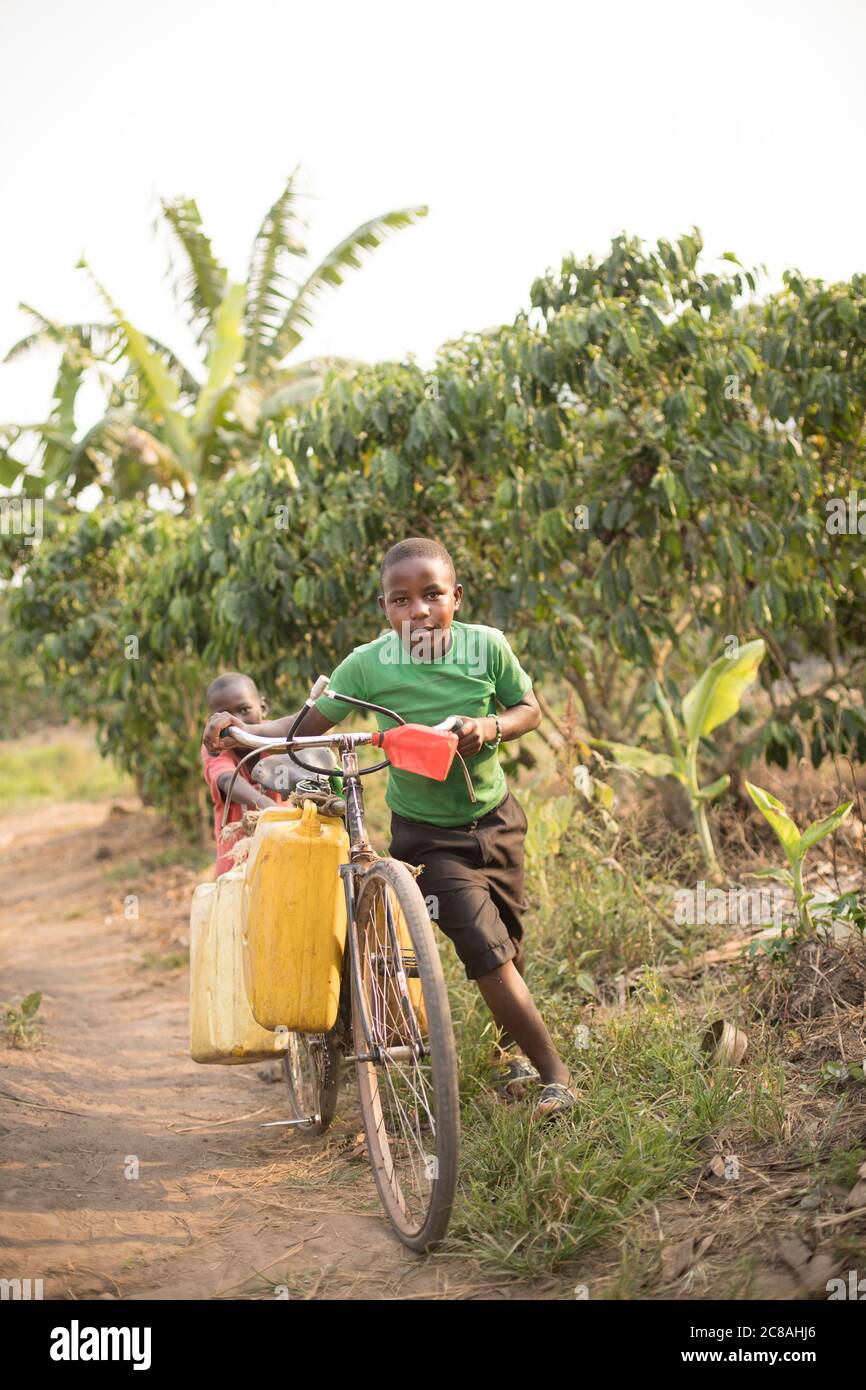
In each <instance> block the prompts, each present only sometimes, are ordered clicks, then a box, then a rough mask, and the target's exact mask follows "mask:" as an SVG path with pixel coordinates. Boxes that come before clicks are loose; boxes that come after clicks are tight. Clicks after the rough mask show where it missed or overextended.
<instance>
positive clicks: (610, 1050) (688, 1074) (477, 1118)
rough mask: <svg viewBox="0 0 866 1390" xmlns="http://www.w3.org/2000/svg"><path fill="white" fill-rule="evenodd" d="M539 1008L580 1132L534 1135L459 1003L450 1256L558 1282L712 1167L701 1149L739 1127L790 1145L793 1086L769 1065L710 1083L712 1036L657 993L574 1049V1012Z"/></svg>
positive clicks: (471, 1010)
mask: <svg viewBox="0 0 866 1390" xmlns="http://www.w3.org/2000/svg"><path fill="white" fill-rule="evenodd" d="M536 997H537V1000H538V1003H539V1006H540V1007H541V1009H542V1012H543V1014H544V1016H545V1019H546V1021H547V1022H548V1024H549V1026H551V1029H552V1032H553V1033H554V1036H555V1038H556V1040H557V1043H558V1045H559V1047H560V1050H561V1052H562V1055H563V1057H564V1059H565V1061H566V1063H567V1065H568V1066H569V1069H570V1070H571V1073H572V1077H573V1080H574V1083H575V1085H576V1087H577V1088H578V1090H579V1091H580V1092H582V1096H581V1099H580V1102H579V1109H578V1110H577V1112H576V1119H575V1120H571V1119H568V1120H564V1121H560V1122H558V1123H557V1124H556V1125H550V1126H547V1127H538V1126H532V1125H531V1124H530V1122H529V1110H530V1107H529V1105H528V1104H526V1103H520V1104H517V1105H513V1106H511V1105H509V1106H506V1105H503V1104H502V1103H501V1102H500V1101H498V1099H496V1098H495V1097H494V1096H493V1095H492V1094H491V1092H490V1088H489V1084H488V1083H487V1080H486V1072H487V1064H488V1058H489V1050H490V1041H491V1029H490V1028H489V1026H488V1022H487V1020H486V1018H485V1017H484V1012H483V1011H482V1006H481V1005H480V1001H478V1002H477V1003H476V1001H475V1000H474V999H472V998H471V997H469V998H468V999H467V1000H466V1001H465V1003H464V1002H463V1001H462V999H458V1000H457V1001H455V1002H456V1005H457V1007H456V1009H455V1013H456V1014H457V1015H458V1017H457V1018H456V1019H455V1023H456V1031H457V1034H458V1037H460V1039H461V1069H462V1073H463V1075H462V1077H461V1096H462V1102H463V1116H462V1125H463V1141H462V1153H461V1177H462V1181H461V1191H460V1199H459V1202H458V1205H457V1208H456V1211H455V1214H454V1219H453V1221H452V1225H451V1230H450V1233H449V1237H448V1241H447V1245H448V1248H449V1249H450V1250H451V1251H452V1252H454V1253H461V1254H465V1255H470V1256H472V1257H473V1258H474V1259H476V1260H478V1261H479V1262H480V1263H481V1265H482V1266H486V1267H488V1268H491V1269H495V1270H496V1271H497V1272H501V1273H507V1274H509V1275H511V1276H512V1277H519V1276H534V1275H542V1274H545V1273H550V1272H551V1271H553V1270H555V1269H556V1268H557V1267H558V1266H562V1265H564V1264H566V1263H569V1262H573V1261H575V1260H576V1259H578V1257H580V1256H581V1255H582V1254H584V1253H585V1252H586V1251H588V1250H589V1249H590V1248H591V1247H593V1246H595V1245H597V1244H599V1242H601V1241H602V1240H603V1238H605V1237H611V1236H612V1235H613V1232H614V1230H615V1228H617V1227H618V1226H620V1224H621V1223H622V1222H623V1221H625V1220H626V1219H627V1218H629V1217H630V1216H631V1215H633V1214H635V1213H636V1212H637V1211H639V1210H641V1209H642V1208H644V1207H645V1205H646V1203H647V1202H650V1201H653V1200H655V1199H658V1198H659V1197H661V1196H663V1195H665V1194H670V1193H672V1192H673V1191H675V1190H676V1187H677V1184H678V1183H679V1182H680V1181H681V1180H683V1179H684V1178H685V1177H686V1175H687V1174H688V1173H689V1172H690V1171H691V1170H693V1169H694V1167H695V1165H696V1164H697V1163H698V1162H699V1161H700V1157H701V1156H700V1151H699V1150H698V1148H697V1145H698V1141H699V1140H701V1139H702V1138H704V1137H705V1136H706V1135H709V1134H713V1133H715V1132H717V1131H718V1130H720V1129H722V1128H723V1127H728V1126H729V1125H731V1124H732V1123H734V1122H740V1123H741V1124H743V1125H745V1126H747V1127H748V1128H749V1130H750V1131H751V1132H752V1134H753V1135H754V1136H755V1137H766V1136H769V1135H774V1136H775V1135H778V1133H779V1131H780V1126H781V1121H782V1106H781V1101H782V1076H781V1072H780V1070H779V1069H778V1068H777V1067H776V1066H775V1065H774V1063H773V1061H772V1058H769V1057H766V1058H758V1059H756V1064H755V1065H753V1067H752V1069H751V1071H750V1073H749V1076H748V1077H747V1078H746V1079H745V1081H744V1078H743V1077H742V1075H741V1074H735V1073H730V1072H728V1073H725V1072H723V1071H722V1072H718V1071H716V1072H709V1071H708V1070H707V1067H706V1064H705V1063H704V1062H703V1060H702V1058H701V1055H700V1051H699V1042H700V1028H699V1027H698V1026H697V1025H696V1024H695V1022H694V1021H690V1020H689V1019H688V1018H687V1017H684V1016H683V1012H682V1010H681V1008H680V1007H679V1005H678V1001H677V1000H676V999H675V998H673V997H668V996H666V995H665V992H664V991H663V990H662V989H661V988H660V986H659V985H658V982H657V981H652V980H649V981H648V982H647V984H646V986H645V987H644V988H643V989H642V990H641V991H640V992H639V994H638V996H636V997H635V996H633V997H632V999H631V1001H630V1003H629V1006H628V1008H627V1009H625V1010H623V1011H622V1012H618V1013H612V1014H610V1015H608V1017H607V1018H606V1019H605V1021H604V1022H601V1023H599V1024H596V1025H591V1026H590V1028H589V1035H588V1046H586V1047H584V1046H581V1045H580V1043H579V1042H578V1041H577V1039H576V1037H575V1032H574V1027H573V1020H574V1018H575V1015H573V1014H572V1015H571V1021H572V1028H571V1033H570V1034H569V1031H568V1024H567V1020H568V1018H569V1015H568V1010H567V1008H566V1009H563V1008H562V1006H561V1000H558V999H556V998H555V997H552V996H550V995H546V996H542V995H541V994H538V995H537V996H536Z"/></svg>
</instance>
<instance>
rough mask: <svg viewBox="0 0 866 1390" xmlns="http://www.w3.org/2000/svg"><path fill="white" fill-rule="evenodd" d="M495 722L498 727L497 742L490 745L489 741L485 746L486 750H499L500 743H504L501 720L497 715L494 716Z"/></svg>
mask: <svg viewBox="0 0 866 1390" xmlns="http://www.w3.org/2000/svg"><path fill="white" fill-rule="evenodd" d="M493 722H494V724H495V725H496V742H495V743H490V741H489V740H488V741H487V742H485V744H484V747H485V748H498V747H499V745H500V743H501V742H502V725H501V724H500V723H499V720H498V718H497V717H496V715H495V714H494V715H493Z"/></svg>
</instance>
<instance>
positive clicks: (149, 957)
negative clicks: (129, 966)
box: [138, 951, 189, 970]
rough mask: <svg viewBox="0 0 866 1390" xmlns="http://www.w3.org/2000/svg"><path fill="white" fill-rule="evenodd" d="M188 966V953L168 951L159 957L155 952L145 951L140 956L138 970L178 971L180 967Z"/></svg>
mask: <svg viewBox="0 0 866 1390" xmlns="http://www.w3.org/2000/svg"><path fill="white" fill-rule="evenodd" d="M184 965H189V951H168V952H167V953H166V954H165V955H159V954H158V953H157V952H156V951H147V952H146V953H145V955H144V956H142V959H141V963H140V965H139V967H138V968H139V970H179V969H180V968H181V966H184Z"/></svg>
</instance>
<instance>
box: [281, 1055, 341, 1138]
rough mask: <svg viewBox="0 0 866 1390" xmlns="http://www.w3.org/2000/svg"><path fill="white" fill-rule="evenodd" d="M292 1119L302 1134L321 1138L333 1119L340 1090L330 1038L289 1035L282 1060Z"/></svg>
mask: <svg viewBox="0 0 866 1390" xmlns="http://www.w3.org/2000/svg"><path fill="white" fill-rule="evenodd" d="M283 1064H284V1066H285V1072H286V1086H287V1088H288V1092H289V1104H290V1106H291V1108H292V1118H293V1119H295V1120H309V1123H308V1124H302V1125H295V1126H294V1128H295V1129H297V1130H299V1131H300V1132H301V1133H302V1134H324V1133H325V1130H326V1129H327V1128H328V1126H329V1125H330V1123H331V1121H332V1120H333V1118H334V1111H335V1110H336V1108H337V1094H338V1092H339V1088H340V1054H339V1052H338V1051H337V1046H336V1043H335V1041H334V1039H333V1038H332V1037H331V1035H330V1034H326V1033H290V1034H289V1041H288V1047H287V1048H286V1054H285V1057H284V1058H283Z"/></svg>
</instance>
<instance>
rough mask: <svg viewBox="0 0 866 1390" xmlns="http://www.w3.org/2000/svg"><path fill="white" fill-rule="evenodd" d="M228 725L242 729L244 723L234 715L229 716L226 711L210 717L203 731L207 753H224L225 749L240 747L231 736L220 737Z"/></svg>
mask: <svg viewBox="0 0 866 1390" xmlns="http://www.w3.org/2000/svg"><path fill="white" fill-rule="evenodd" d="M230 724H237V726H238V728H243V726H244V721H243V720H242V719H238V717H237V716H236V715H234V714H229V713H228V711H227V710H222V711H221V713H219V714H212V715H211V717H210V719H209V720H208V721H207V724H206V725H205V730H204V746H205V748H206V749H207V751H208V752H209V753H224V752H225V750H226V749H227V748H239V747H240V744H239V743H238V741H237V739H235V738H232V736H231V734H225V735H222V731H223V730H224V729H227V728H228V727H229V725H230ZM221 735H222V736H221Z"/></svg>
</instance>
